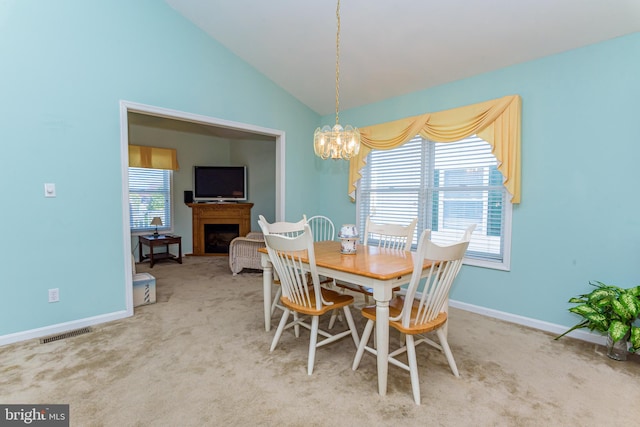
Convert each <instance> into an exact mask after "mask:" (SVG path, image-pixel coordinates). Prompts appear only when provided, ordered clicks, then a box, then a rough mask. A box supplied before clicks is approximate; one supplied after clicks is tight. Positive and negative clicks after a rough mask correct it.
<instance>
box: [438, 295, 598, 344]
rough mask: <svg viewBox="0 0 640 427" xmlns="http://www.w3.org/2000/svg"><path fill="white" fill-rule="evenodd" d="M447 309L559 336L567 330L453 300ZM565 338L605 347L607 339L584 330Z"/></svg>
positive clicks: (562, 327)
mask: <svg viewBox="0 0 640 427" xmlns="http://www.w3.org/2000/svg"><path fill="white" fill-rule="evenodd" d="M449 307H454V308H457V309H460V310H464V311H470V312H472V313H477V314H481V315H483V316H487V317H493V318H495V319H500V320H504V321H506V322H511V323H516V324H518V325H523V326H528V327H530V328H534V329H539V330H541V331H546V332H552V333H554V334H557V335H560V334H562V333H563V332H564V331H566V330H567V329H569V328H568V327H566V326H562V325H557V324H554V323H549V322H544V321H542V320H537V319H531V318H529V317H524V316H519V315H517V314H511V313H506V312H504V311H498V310H493V309H490V308H486V307H480V306H478V305H473V304H467V303H465V302H460V301H455V300H449ZM566 336H567V337H571V338H575V339H578V340H582V341H587V342H591V343H594V344H601V345H605V344H606V340H607V337H605V336H604V335H601V334H596V333H593V332H589V331H586V330H575V331H572V332H571V333H569V334H567V335H566Z"/></svg>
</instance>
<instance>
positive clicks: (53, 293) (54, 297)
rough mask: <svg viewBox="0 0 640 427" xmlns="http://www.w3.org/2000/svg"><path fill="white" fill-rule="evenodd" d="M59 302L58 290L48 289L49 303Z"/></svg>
mask: <svg viewBox="0 0 640 427" xmlns="http://www.w3.org/2000/svg"><path fill="white" fill-rule="evenodd" d="M58 301H60V290H59V289H58V288H54V289H49V302H58Z"/></svg>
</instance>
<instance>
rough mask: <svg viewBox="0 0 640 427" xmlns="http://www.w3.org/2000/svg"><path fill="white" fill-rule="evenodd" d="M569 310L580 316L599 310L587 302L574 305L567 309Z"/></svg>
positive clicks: (595, 312)
mask: <svg viewBox="0 0 640 427" xmlns="http://www.w3.org/2000/svg"><path fill="white" fill-rule="evenodd" d="M569 311H570V312H572V313H575V314H579V315H580V316H582V317H587V315H588V314H599V312H598V311H597V310H596V309H595V308H593V307H592V306H590V305H588V304H581V305H576V306H575V307H571V308H570V309H569Z"/></svg>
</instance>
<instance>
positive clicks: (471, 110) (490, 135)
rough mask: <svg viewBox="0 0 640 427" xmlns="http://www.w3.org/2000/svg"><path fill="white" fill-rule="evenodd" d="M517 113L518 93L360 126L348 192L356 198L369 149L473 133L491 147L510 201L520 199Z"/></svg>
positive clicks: (519, 112)
mask: <svg viewBox="0 0 640 427" xmlns="http://www.w3.org/2000/svg"><path fill="white" fill-rule="evenodd" d="M520 114H521V100H520V96H518V95H510V96H505V97H503V98H499V99H494V100H491V101H486V102H481V103H479V104H473V105H467V106H464V107H460V108H454V109H451V110H445V111H439V112H437V113H426V114H422V115H419V116H413V117H407V118H404V119H400V120H395V121H393V122H388V123H382V124H378V125H373V126H368V127H364V128H360V135H361V138H362V140H361V142H362V143H361V146H360V152H359V153H358V155H357V156H355V157H353V158H352V159H351V163H350V166H349V196H350V197H351V199H352V200H355V191H356V182H357V181H358V180H359V179H360V178H361V174H360V171H361V170H362V168H364V166H365V163H366V160H365V159H366V157H367V154H369V152H370V151H371V150H372V149H376V150H389V149H391V148H395V147H399V146H400V145H402V144H404V143H405V142H407V141H409V140H411V138H413V137H415V136H416V135H420V136H422V137H423V138H426V139H429V140H431V141H435V142H454V141H459V140H461V139H463V138H466V137H468V136H470V135H474V134H476V135H478V136H479V137H480V138H482V139H484V140H485V141H487V142H488V143H489V144H491V146H492V147H493V148H492V153H493V155H494V156H496V159H497V161H498V170H499V171H500V172H501V173H502V175H503V176H504V185H505V187H506V189H507V191H508V192H509V194H511V196H512V199H511V202H512V203H520V118H521V116H520Z"/></svg>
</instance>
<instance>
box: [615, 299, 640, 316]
mask: <svg viewBox="0 0 640 427" xmlns="http://www.w3.org/2000/svg"><path fill="white" fill-rule="evenodd" d="M620 303H621V304H622V305H623V306H624V308H626V309H627V311H628V312H629V314H630V317H631V319H635V318H636V317H638V313H640V301H638V298H636V297H634V296H633V295H631V294H628V293H624V294H622V295H620Z"/></svg>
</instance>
